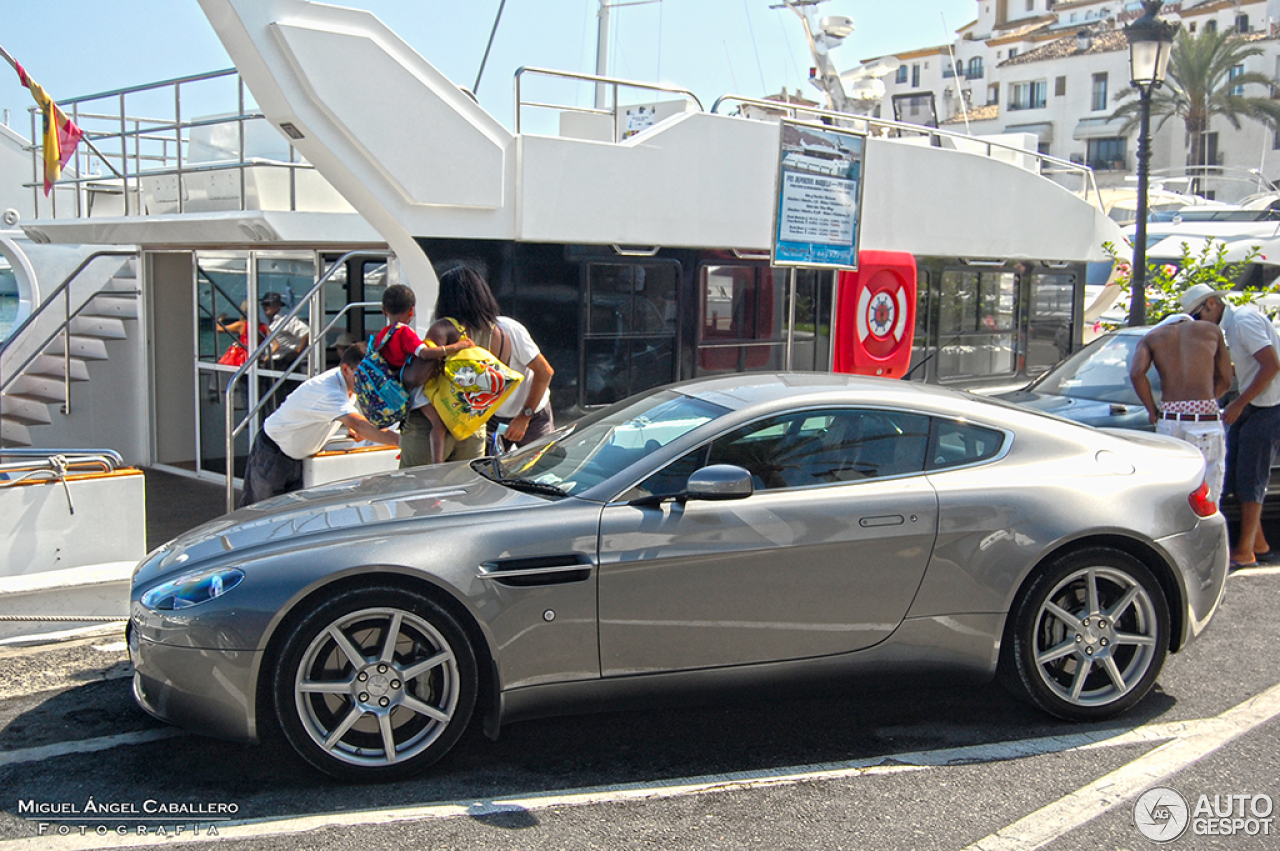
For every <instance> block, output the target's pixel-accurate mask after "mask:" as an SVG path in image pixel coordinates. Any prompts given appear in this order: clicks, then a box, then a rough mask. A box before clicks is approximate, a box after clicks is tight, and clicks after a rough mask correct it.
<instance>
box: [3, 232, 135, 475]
mask: <svg viewBox="0 0 1280 851" xmlns="http://www.w3.org/2000/svg"><path fill="white" fill-rule="evenodd" d="M103 257H121V258H130V257H137V252H135V251H127V250H123V249H103V250H101V251H95V252H93V253H92V254H90V255H89V256H88V257H86V258H85V259H84V260H82V261H81V262H80V265H79V266H77V267H76V268H75V270H74V271H73V272H72V273H71V274H70V275H68V276H67V277H66V279H65V280H64V281H63V282H62V283H61V284H59V285H58V286H57V287H56V288H55V289H54V290H53V292H51V293H50V294H49V296H48V297H47V298H46V299H44V301H42V302H40V305H39V306H38V307H37V308H36V309H35V310H33V311H31V314H30V315H29V316H27V318H26V319H25V320H24V321H23V323H22V324H21V325H19V326H18V327H17V328H14V329H13V331H12V332H10V334H9V336H8V338H6V339H5V340H4V341H3V342H0V358H3V357H4V355H5V353H6V352H8V351H9V350H10V349H16V348H17V346H18V345H19V340H22V338H23V332H25V331H26V330H27V329H28V328H32V327H34V326H35V325H36V323H37V322H39V321H40V318H41V317H42V316H44V315H45V313H46V311H50V312H51V308H52V307H53V305H55V304H57V303H59V302H61V304H62V311H63V312H62V320H61V322H60V323H59V324H57V325H55V326H54V327H53V329H52V330H51V331H50V332H49V333H48V334H46V335H45V337H44V339H43V340H41V341H40V342H38V343H36V344H35V345H34V346H32V348H31V350H30V352H29V353H28V354H27V357H26V358H25V359H24V360H23V361H22V363H20V364H19V365H18V366H17V367H11V368H8V369H6V370H5V373H6V375H4V376H2V377H0V399H3V398H4V392H5V391H6V390H7V389H8V388H9V387H10V386H11V385H12V384H13V383H14V382H15V381H17V380H18V379H19V378H21V377H22V376H23V375H24V374H25V373H26V369H27V367H28V366H30V365H31V364H32V363H33V362H34V361H35V359H36V358H38V357H40V356H41V355H44V354H47V349H48V346H49V344H50V343H52V342H53V341H54V340H55V339H57V337H58V335H59V334H61V335H62V386H63V396H62V398H63V403H62V406H61V411H62V413H64V414H70V413H71V320H73V319H75V318H76V317H78V316H79V315H80V314H81V313H83V312H84V311H85V309H86V308H88V306H89V305H90V304H92V303H93V299H94V297H96V296H97V295H98V294H99V292H100V290H94V291H93V292H91V293H89V294H88V295H86V296H85V297H84V298H83V299H82V300H80V302H79V303H78V304H77V305H76V307H74V308H73V307H72V306H71V305H72V300H71V290H72V284H73V283H74V282H75V280H76V279H77V278H78V277H79V276H80V274H81V273H82V272H84V270H86V269H88V268H89V266H90V265H92V264H93V263H94V262H95V261H96V260H100V259H102V258H103ZM21 345H22V346H23V347H26V346H30V345H32V344H31V343H30V341H28V340H22V343H21ZM5 451H6V452H7V451H8V450H5Z"/></svg>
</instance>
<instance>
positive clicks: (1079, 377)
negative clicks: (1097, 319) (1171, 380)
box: [1030, 334, 1160, 405]
mask: <svg viewBox="0 0 1280 851" xmlns="http://www.w3.org/2000/svg"><path fill="white" fill-rule="evenodd" d="M1141 339H1142V337H1140V336H1138V335H1137V334H1113V335H1110V336H1107V337H1103V338H1102V339H1101V340H1097V341H1095V342H1093V343H1090V344H1089V345H1087V346H1085V347H1084V348H1083V349H1081V350H1080V351H1078V352H1076V353H1075V354H1074V355H1072V356H1071V357H1069V358H1067V359H1066V360H1065V361H1063V362H1062V363H1061V364H1059V365H1058V366H1057V367H1055V368H1053V369H1051V370H1050V371H1049V372H1046V373H1045V374H1044V375H1043V376H1041V378H1040V380H1039V381H1037V382H1036V383H1035V384H1033V385H1032V386H1031V388H1030V389H1031V390H1034V391H1035V392H1037V393H1044V394H1046V395H1049V396H1069V397H1071V398H1074V399H1094V400H1097V401H1099V402H1115V403H1119V404H1124V405H1141V404H1142V401H1141V400H1140V399H1139V398H1138V394H1137V393H1135V392H1134V390H1133V385H1132V384H1131V383H1130V382H1129V364H1130V363H1132V362H1133V352H1134V350H1135V349H1136V348H1137V347H1138V341H1139V340H1141ZM1147 377H1148V378H1149V379H1150V380H1151V389H1152V391H1153V392H1154V393H1155V395H1156V396H1157V397H1158V396H1159V395H1160V376H1159V375H1157V374H1156V371H1155V369H1151V370H1148V372H1147Z"/></svg>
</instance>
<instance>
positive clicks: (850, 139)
mask: <svg viewBox="0 0 1280 851" xmlns="http://www.w3.org/2000/svg"><path fill="white" fill-rule="evenodd" d="M865 143H866V137H865V136H864V135H863V134H860V133H855V132H853V131H852V130H841V129H838V128H834V127H822V126H817V125H812V124H801V123H798V122H793V121H783V122H782V149H781V152H780V155H779V158H778V199H777V207H776V210H777V218H776V225H777V226H776V228H775V229H774V242H773V265H775V266H815V267H823V268H838V269H857V268H858V231H859V224H860V210H861V204H860V203H859V202H860V197H861V195H860V190H861V187H862V162H863V150H864V147H865Z"/></svg>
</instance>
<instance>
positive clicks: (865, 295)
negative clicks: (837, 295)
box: [856, 270, 908, 358]
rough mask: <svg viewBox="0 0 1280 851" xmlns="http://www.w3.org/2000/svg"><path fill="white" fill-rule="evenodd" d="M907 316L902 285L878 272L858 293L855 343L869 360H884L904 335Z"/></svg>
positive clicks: (887, 274) (899, 279) (885, 274)
mask: <svg viewBox="0 0 1280 851" xmlns="http://www.w3.org/2000/svg"><path fill="white" fill-rule="evenodd" d="M907 316H908V310H907V287H906V284H905V283H904V282H903V280H902V278H901V277H899V276H898V275H895V274H893V273H892V272H889V271H887V270H881V271H880V272H879V273H878V274H876V275H875V277H874V278H873V279H872V280H871V281H869V282H868V284H867V286H865V287H863V288H862V292H860V293H859V294H858V311H857V326H856V329H857V334H858V343H859V344H861V346H862V347H863V349H865V350H866V352H867V354H869V355H871V356H872V357H878V358H885V357H888V356H889V355H891V354H892V353H893V350H894V349H895V348H897V346H898V344H899V343H901V342H902V338H903V335H904V334H906V331H907Z"/></svg>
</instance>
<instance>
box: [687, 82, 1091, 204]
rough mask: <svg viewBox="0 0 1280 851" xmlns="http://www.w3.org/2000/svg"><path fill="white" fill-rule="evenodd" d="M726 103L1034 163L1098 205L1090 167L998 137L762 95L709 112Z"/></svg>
mask: <svg viewBox="0 0 1280 851" xmlns="http://www.w3.org/2000/svg"><path fill="white" fill-rule="evenodd" d="M725 104H737V105H738V106H739V108H741V107H742V106H751V107H755V108H756V109H759V110H761V111H763V112H766V113H770V114H774V115H778V114H781V115H786V116H788V117H790V118H792V119H795V120H814V121H821V122H824V123H832V124H834V125H835V126H844V127H850V128H853V129H855V130H858V131H861V132H864V133H867V134H869V135H873V136H896V137H902V136H905V135H911V136H921V137H924V138H926V139H928V140H929V144H931V145H934V146H937V147H941V146H944V143H945V147H949V148H956V149H957V150H962V151H973V152H978V153H984V154H985V155H986V156H987V157H990V158H992V159H1001V160H1005V161H1008V160H1011V159H1025V160H1027V161H1030V162H1032V163H1035V168H1034V169H1032V170H1034V171H1036V172H1038V173H1039V174H1042V175H1046V176H1047V175H1055V174H1064V175H1074V176H1075V177H1076V178H1078V179H1079V180H1080V181H1081V187H1080V194H1081V195H1082V197H1084V199H1085V200H1086V201H1092V202H1093V203H1094V205H1096V206H1099V208H1101V207H1100V201H1099V196H1098V184H1097V182H1096V180H1095V179H1094V175H1093V169H1091V168H1089V167H1088V166H1085V165H1081V164H1080V163H1073V162H1071V161H1069V160H1064V159H1060V158H1058V157H1054V156H1050V155H1049V154H1043V153H1040V152H1039V151H1032V150H1028V149H1026V148H1021V147H1018V146H1017V145H1012V144H1009V143H1007V142H1001V141H999V140H997V139H989V138H984V137H982V136H969V135H967V134H964V133H953V132H951V131H950V130H942V129H940V128H937V127H926V126H924V125H921V124H907V123H905V122H902V121H891V120H889V119H887V118H874V117H872V116H869V115H855V114H851V113H848V112H835V111H833V110H830V109H822V108H820V107H813V106H805V105H804V104H797V103H785V102H783V101H774V100H764V99H762V98H750V97H744V96H742V95H723V96H721V97H720V98H717V99H716V102H715V103H714V104H712V106H711V111H712V112H713V113H720V107H721V106H722V105H725Z"/></svg>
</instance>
